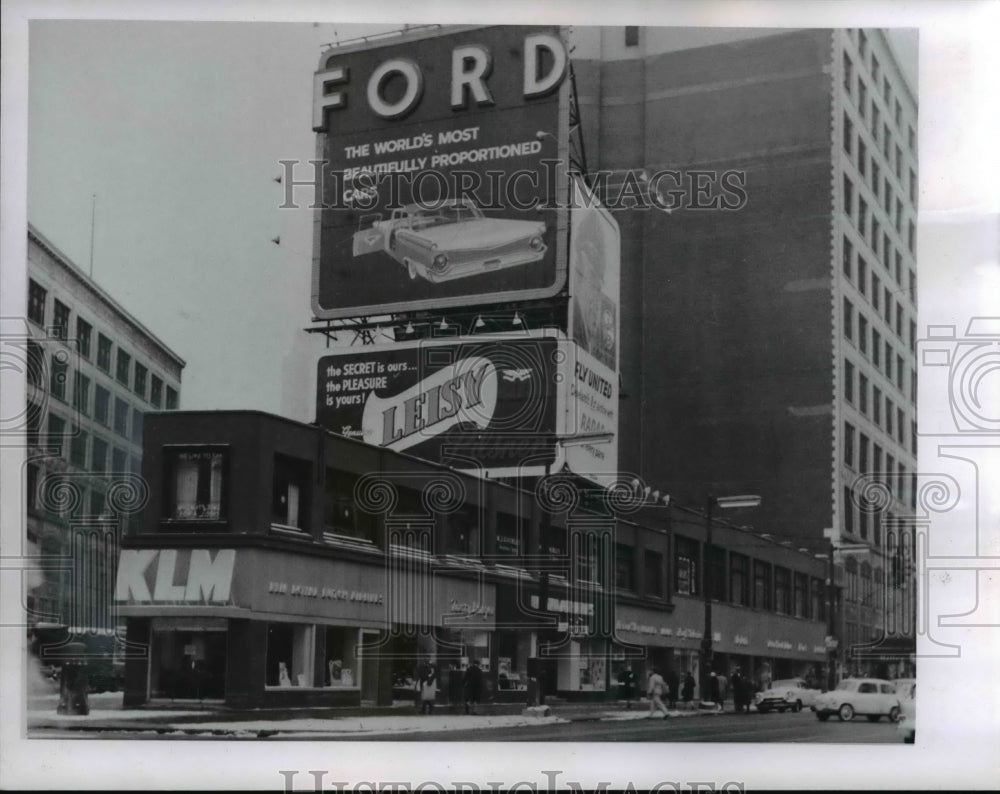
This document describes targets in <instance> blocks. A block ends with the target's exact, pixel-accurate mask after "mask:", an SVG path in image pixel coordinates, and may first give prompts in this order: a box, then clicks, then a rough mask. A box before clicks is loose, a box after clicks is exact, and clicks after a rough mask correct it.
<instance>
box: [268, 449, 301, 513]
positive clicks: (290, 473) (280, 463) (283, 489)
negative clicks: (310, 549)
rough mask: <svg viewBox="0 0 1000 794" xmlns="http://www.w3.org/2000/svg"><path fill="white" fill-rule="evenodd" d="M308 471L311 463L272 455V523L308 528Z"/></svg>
mask: <svg viewBox="0 0 1000 794" xmlns="http://www.w3.org/2000/svg"><path fill="white" fill-rule="evenodd" d="M310 474H311V466H310V465H309V462H308V461H304V460H297V459H296V458H291V457H288V456H286V455H275V456H274V487H273V490H272V492H271V494H272V495H271V523H272V524H277V525H278V526H280V527H287V528H291V529H300V530H303V531H308V529H309V481H310Z"/></svg>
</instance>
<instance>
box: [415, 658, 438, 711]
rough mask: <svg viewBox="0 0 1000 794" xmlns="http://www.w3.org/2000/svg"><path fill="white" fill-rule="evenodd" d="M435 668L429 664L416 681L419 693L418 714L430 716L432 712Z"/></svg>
mask: <svg viewBox="0 0 1000 794" xmlns="http://www.w3.org/2000/svg"><path fill="white" fill-rule="evenodd" d="M437 675H438V674H437V668H436V667H435V666H434V663H433V662H430V663H429V664H428V665H427V667H426V668H424V673H423V675H422V676H421V678H420V680H419V681H417V687H418V691H419V693H420V713H421V714H432V713H433V712H434V701H435V699H437V688H438V684H437Z"/></svg>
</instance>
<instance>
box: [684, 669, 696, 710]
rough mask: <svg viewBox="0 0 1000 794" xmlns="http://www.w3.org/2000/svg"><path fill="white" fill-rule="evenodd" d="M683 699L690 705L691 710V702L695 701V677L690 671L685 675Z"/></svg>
mask: <svg viewBox="0 0 1000 794" xmlns="http://www.w3.org/2000/svg"><path fill="white" fill-rule="evenodd" d="M681 698H682V699H683V700H684V702H685V703H686V704H688V708H690V704H691V701H692V700H694V676H693V675H691V671H690V670H689V671H688V672H686V673H685V674H684V686H683V687H681Z"/></svg>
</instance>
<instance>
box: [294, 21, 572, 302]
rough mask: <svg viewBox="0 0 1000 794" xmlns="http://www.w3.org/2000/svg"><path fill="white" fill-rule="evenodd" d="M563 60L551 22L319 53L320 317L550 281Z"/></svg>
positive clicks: (511, 293) (558, 250)
mask: <svg viewBox="0 0 1000 794" xmlns="http://www.w3.org/2000/svg"><path fill="white" fill-rule="evenodd" d="M383 41H384V40H383ZM568 69H569V58H568V54H567V51H566V47H565V44H564V42H563V39H562V37H561V34H560V29H559V28H558V27H555V26H550V27H529V26H506V25H505V26H495V27H478V28H457V29H453V30H451V31H449V32H446V33H442V32H441V31H439V30H435V31H434V32H433V33H423V34H406V33H404V34H403V35H402V36H401V37H399V38H397V39H392V40H390V41H389V43H381V44H373V43H368V44H366V45H362V46H359V47H335V48H332V49H330V50H327V51H326V52H325V53H324V54H323V56H322V58H321V60H320V67H319V70H318V71H317V73H316V75H315V82H314V95H313V128H314V130H315V131H316V132H317V133H318V135H317V160H318V161H319V162H320V164H321V168H322V173H321V178H318V179H317V188H316V190H317V201H316V204H317V207H318V209H317V210H316V226H315V239H314V258H313V287H312V298H313V312H314V313H315V315H316V317H318V318H321V319H331V318H342V317H357V316H363V315H372V314H383V313H388V312H401V311H410V310H419V309H441V308H446V307H450V306H469V305H475V304H481V303H497V302H504V301H512V300H531V299H539V298H547V297H551V296H552V295H555V294H556V293H558V292H559V291H561V290H562V289H563V288H564V287H565V282H566V250H565V247H566V246H565V239H566V234H565V232H566V220H565V209H564V207H565V204H566V195H565V194H566V190H567V183H566V174H565V161H566V147H567V143H566V142H567V139H568V111H567V95H568V90H569V89H568V81H567V79H566V78H567V74H568Z"/></svg>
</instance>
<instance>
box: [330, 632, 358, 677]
mask: <svg viewBox="0 0 1000 794" xmlns="http://www.w3.org/2000/svg"><path fill="white" fill-rule="evenodd" d="M324 634H325V637H324V640H325V643H324V648H325V649H326V653H325V660H324V666H323V670H322V671H321V672H322V673H323V686H328V687H357V686H360V685H361V680H360V675H359V673H360V671H361V660H360V658H358V630H357V629H354V628H335V627H333V626H328V627H327V628H326V629H324Z"/></svg>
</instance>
